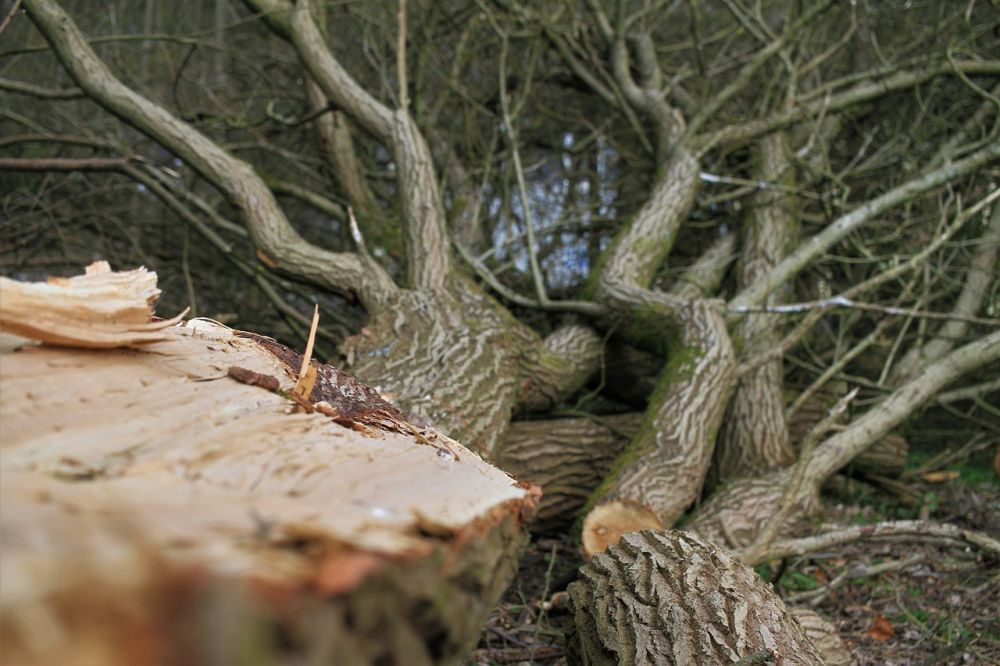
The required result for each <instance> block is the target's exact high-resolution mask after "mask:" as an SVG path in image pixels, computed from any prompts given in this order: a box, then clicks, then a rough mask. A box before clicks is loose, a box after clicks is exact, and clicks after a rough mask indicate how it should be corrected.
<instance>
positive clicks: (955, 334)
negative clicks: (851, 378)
mask: <svg viewBox="0 0 1000 666" xmlns="http://www.w3.org/2000/svg"><path fill="white" fill-rule="evenodd" d="M998 254H1000V205H997V206H994V207H993V213H992V215H991V216H990V225H989V226H988V227H987V228H986V231H985V232H984V233H983V235H982V237H981V238H980V239H979V247H978V248H977V249H976V252H975V254H974V255H973V257H972V263H971V264H970V265H969V271H968V273H966V274H965V286H964V287H962V292H961V293H960V294H959V296H958V301H957V302H956V303H955V307H953V308H952V309H951V312H950V314H951V316H952V317H954V318H953V319H949V320H948V321H946V322H945V323H944V324H942V326H941V328H940V329H938V331H937V333H935V334H934V338H933V339H932V340H931V341H930V342H928V343H927V344H925V345H915V346H914V347H912V348H911V349H910V350H909V351H908V352H907V353H906V355H905V356H904V357H903V358H902V359H901V360H900V362H899V365H897V366H896V367H895V368H894V369H893V375H892V376H893V378H894V380H893V383H894V384H898V383H899V382H900V381H904V380H906V379H909V378H911V377H913V376H914V375H915V374H916V373H917V372H919V371H920V368H922V367H923V366H924V365H926V364H927V363H930V362H932V361H936V360H937V359H939V358H941V357H942V356H944V355H945V354H947V353H948V352H949V351H951V350H952V349H953V348H954V346H955V341H956V340H961V339H962V338H963V337H964V336H965V334H966V333H967V332H968V330H969V320H968V318H970V317H975V316H976V313H977V312H979V308H980V307H981V306H982V304H983V300H984V299H985V298H986V294H987V292H988V291H989V288H990V284H992V283H993V278H994V276H995V275H996V274H997V255H998Z"/></svg>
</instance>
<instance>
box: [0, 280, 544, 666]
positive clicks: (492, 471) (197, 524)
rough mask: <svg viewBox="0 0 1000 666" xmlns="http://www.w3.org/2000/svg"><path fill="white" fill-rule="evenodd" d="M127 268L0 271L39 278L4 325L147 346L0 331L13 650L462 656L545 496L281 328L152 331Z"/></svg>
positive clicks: (350, 659) (43, 654)
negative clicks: (281, 333) (309, 351)
mask: <svg viewBox="0 0 1000 666" xmlns="http://www.w3.org/2000/svg"><path fill="white" fill-rule="evenodd" d="M121 275H122V274H112V273H103V276H102V274H99V273H98V274H95V275H90V276H87V277H85V278H75V279H74V280H71V281H68V282H66V283H64V284H62V285H59V284H56V285H43V287H44V288H42V289H37V288H36V289H27V290H26V289H24V288H23V285H19V284H18V283H14V282H12V281H8V280H4V281H3V283H2V285H0V286H2V298H0V300H2V302H3V304H4V306H7V305H9V304H11V303H15V302H18V303H20V302H23V300H24V299H26V298H31V297H32V294H37V293H41V294H42V297H41V298H40V299H36V300H35V302H34V307H33V308H32V309H29V310H26V311H22V310H20V309H11V308H6V307H5V308H4V309H3V310H2V311H0V324H2V328H4V329H6V330H10V329H15V330H19V331H21V332H28V331H26V330H25V326H24V325H23V323H22V322H21V320H20V319H19V317H21V316H22V314H24V312H27V313H28V315H29V318H30V317H34V319H35V320H36V321H41V322H49V321H56V322H57V323H58V326H57V327H56V328H55V333H54V336H50V333H49V332H48V331H46V330H40V329H39V328H38V327H37V326H36V327H35V330H34V331H33V332H32V334H33V336H34V337H38V338H42V339H52V338H53V337H54V338H55V339H57V340H58V341H59V342H62V343H64V344H65V343H67V341H71V342H72V343H73V344H78V343H83V342H85V341H86V340H85V338H86V336H87V335H88V332H89V331H91V330H92V329H93V328H94V327H93V326H89V325H87V324H86V323H85V321H78V325H77V326H75V327H74V326H73V324H72V321H71V320H70V319H69V318H68V313H72V312H75V313H76V317H77V318H78V320H86V321H98V322H99V323H100V324H101V326H100V327H99V329H98V330H97V337H98V338H99V341H100V342H101V343H102V345H103V346H107V345H106V342H107V340H108V339H109V338H110V337H113V336H119V337H120V339H121V342H120V343H119V344H123V345H127V346H129V347H130V348H118V349H99V350H94V349H79V348H70V347H55V346H48V345H42V346H35V345H28V346H23V347H21V348H20V349H19V350H17V351H15V350H14V348H12V347H11V346H10V345H6V346H4V347H3V348H2V349H3V352H2V356H0V359H2V361H0V382H2V386H3V402H2V404H0V423H2V424H3V429H2V447H3V456H2V458H0V475H2V483H0V494H2V496H0V510H2V512H0V518H2V521H0V537H2V538H0V543H2V552H0V563H2V578H3V581H4V594H3V596H2V598H0V626H2V641H3V646H4V663H6V664H55V663H101V664H142V663H204V664H230V663H247V662H254V663H274V662H278V661H282V662H284V661H289V660H294V661H296V662H301V663H337V664H368V663H406V664H430V663H458V662H459V661H460V659H461V658H462V657H463V656H464V654H465V653H466V652H467V651H468V649H470V648H471V646H472V644H473V643H474V642H475V640H476V637H477V635H478V633H479V630H480V627H481V623H482V621H483V620H484V618H485V616H486V614H487V613H488V612H489V610H490V608H491V607H492V605H493V604H494V603H495V601H496V599H497V598H498V597H499V595H500V594H501V593H502V591H503V590H504V588H505V587H506V586H507V584H508V583H509V582H510V580H511V579H512V578H513V576H514V573H515V572H516V569H517V562H518V557H519V553H520V551H521V548H522V547H523V546H524V545H525V543H526V540H527V532H526V530H525V528H524V525H525V522H526V520H527V519H528V518H529V517H530V515H531V514H532V513H533V510H534V507H535V505H536V503H537V491H536V490H534V489H533V488H532V487H529V486H526V485H523V484H518V483H517V482H516V481H515V480H514V479H512V478H511V477H510V476H508V475H506V474H505V473H503V472H501V471H500V470H498V469H496V468H494V467H492V466H490V465H489V464H487V463H485V462H484V461H483V460H481V459H480V458H479V457H478V456H477V455H475V454H474V453H472V452H471V451H469V450H468V449H466V448H465V447H463V446H462V445H461V444H459V443H457V442H455V441H454V440H451V439H449V438H447V437H445V436H444V435H442V434H440V433H439V432H437V431H435V430H434V429H432V428H420V427H417V426H415V425H414V424H412V423H410V422H409V421H408V420H407V419H406V417H404V416H403V415H402V414H401V413H400V412H398V411H397V410H396V409H395V408H394V407H393V406H392V405H390V404H388V403H386V402H385V401H384V400H383V399H382V398H381V397H380V396H379V395H378V393H377V392H375V391H374V390H373V389H371V388H369V387H366V386H364V385H362V384H360V383H359V382H357V381H356V380H354V379H353V378H351V377H349V376H348V375H346V374H344V373H340V372H338V371H337V370H336V369H334V368H332V367H330V366H325V365H312V366H311V368H312V369H311V370H307V371H306V372H305V373H302V372H301V369H302V368H301V361H302V358H301V356H300V355H299V354H297V353H296V352H294V351H292V350H290V349H287V348H285V347H283V346H281V345H279V344H278V343H276V342H274V341H272V340H269V339H267V338H262V337H260V336H255V335H251V334H245V333H241V332H237V331H232V330H230V329H227V328H224V327H222V326H220V325H217V324H214V323H211V322H206V321H200V320H194V321H190V322H185V323H183V324H181V325H178V326H169V325H168V326H164V325H163V322H155V321H154V322H152V324H154V325H153V326H151V325H150V323H151V322H150V321H149V302H151V299H152V298H154V297H155V276H154V278H153V285H152V289H150V288H143V289H138V290H132V291H131V292H129V293H125V294H124V295H121V294H119V295H121V300H124V301H127V303H126V305H127V307H121V304H120V303H118V301H117V300H116V299H115V297H114V296H113V294H115V293H118V291H120V290H116V288H115V285H114V284H113V283H114V282H115V280H116V279H118V278H120V277H121ZM144 276H148V274H142V275H135V276H133V277H134V278H136V279H144ZM102 277H103V282H102ZM147 287H148V285H147ZM102 296H103V297H106V298H108V299H110V301H111V302H114V303H115V308H114V309H108V308H104V307H101V302H102V301H101V297H102ZM47 302H58V303H60V304H62V305H69V304H71V303H74V302H75V303H76V304H77V307H75V308H73V307H61V308H54V311H56V312H57V314H58V316H53V317H49V316H48V313H49V310H47V309H46V303H47ZM142 308H145V309H146V313H147V314H146V323H145V325H143V324H142V323H141V322H137V321H136V320H135V319H136V317H135V313H136V312H137V311H138V310H141V309H142ZM137 329H138V331H139V333H141V334H142V335H141V336H140V337H139V338H135V337H134V335H135V331H136V330H137ZM153 329H155V330H153ZM74 331H75V332H74ZM130 336H132V337H130ZM136 345H141V346H139V347H136ZM303 378H305V379H303Z"/></svg>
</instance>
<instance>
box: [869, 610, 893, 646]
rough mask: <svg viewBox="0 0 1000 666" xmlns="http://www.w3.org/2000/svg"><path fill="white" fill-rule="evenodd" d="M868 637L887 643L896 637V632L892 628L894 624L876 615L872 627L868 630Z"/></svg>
mask: <svg viewBox="0 0 1000 666" xmlns="http://www.w3.org/2000/svg"><path fill="white" fill-rule="evenodd" d="M867 634H868V637H869V638H871V639H873V640H876V641H887V640H889V639H890V638H892V637H893V636H895V635H896V630H895V629H893V628H892V622H889V620H887V619H885V618H884V617H882V616H881V615H876V616H875V619H874V620H873V621H872V626H871V627H869V628H868V631H867Z"/></svg>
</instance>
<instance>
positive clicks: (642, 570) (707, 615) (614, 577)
mask: <svg viewBox="0 0 1000 666" xmlns="http://www.w3.org/2000/svg"><path fill="white" fill-rule="evenodd" d="M569 594H570V599H571V609H572V612H573V614H574V618H575V620H576V622H575V627H574V628H573V629H572V630H571V631H570V633H569V635H568V636H567V656H568V657H569V660H570V663H581V664H722V663H732V662H736V661H739V660H742V659H748V658H755V656H756V655H761V656H762V657H766V658H767V659H768V660H770V663H779V664H822V663H823V660H822V658H821V657H820V654H819V652H818V651H817V649H816V647H815V646H814V645H813V643H812V641H810V640H809V638H808V637H807V636H806V634H805V632H804V631H803V629H802V627H801V626H800V625H799V623H798V622H796V621H795V619H794V618H793V616H792V615H791V614H790V613H789V611H788V609H787V608H786V607H785V604H784V603H783V602H782V601H781V599H780V598H779V597H778V596H777V594H775V592H774V590H773V589H771V587H770V586H769V585H768V584H767V583H765V582H764V581H763V580H762V579H761V578H760V577H759V576H757V574H755V573H754V571H753V570H752V569H751V568H749V567H748V566H746V565H745V564H743V563H742V562H740V561H739V560H738V559H736V558H735V557H733V556H732V555H731V554H729V553H728V552H727V551H726V550H725V549H723V548H717V547H716V546H714V545H713V544H711V543H710V542H708V541H704V540H703V539H701V538H700V537H698V536H695V535H693V534H690V533H687V532H680V531H668V532H663V531H659V530H646V531H643V532H633V533H630V534H626V535H625V536H623V537H622V539H621V541H619V542H618V545H615V546H611V547H609V548H608V549H607V550H606V551H604V552H601V553H597V554H596V555H594V557H593V559H591V561H590V563H588V564H587V565H585V566H584V567H583V568H582V569H581V570H580V580H579V581H577V582H576V583H573V584H572V585H570V587H569Z"/></svg>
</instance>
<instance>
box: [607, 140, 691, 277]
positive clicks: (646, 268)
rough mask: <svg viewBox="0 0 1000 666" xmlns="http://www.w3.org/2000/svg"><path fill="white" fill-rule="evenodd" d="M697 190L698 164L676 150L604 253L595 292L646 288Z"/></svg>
mask: <svg viewBox="0 0 1000 666" xmlns="http://www.w3.org/2000/svg"><path fill="white" fill-rule="evenodd" d="M697 191H698V162H697V160H695V158H694V156H693V155H691V154H690V153H689V152H687V151H686V150H684V149H683V148H681V147H678V148H677V149H676V150H674V152H673V154H672V155H671V156H670V159H669V161H668V162H667V164H666V165H665V167H664V173H663V175H662V176H661V177H660V179H659V180H658V182H657V183H656V185H655V187H654V188H653V192H652V194H651V195H650V197H649V200H648V201H646V203H645V205H643V207H642V208H641V209H640V210H639V212H638V213H637V214H636V216H635V219H633V220H632V222H631V223H630V224H629V225H628V226H627V227H625V229H624V230H623V231H622V232H621V233H620V234H619V236H617V237H616V238H615V240H614V241H613V244H612V246H611V247H609V248H608V249H607V250H606V251H605V257H606V259H605V260H604V266H603V268H602V270H601V273H600V275H599V276H598V280H599V282H598V287H599V291H600V290H604V289H606V287H607V285H610V284H612V283H616V282H620V283H624V284H627V285H638V286H641V287H646V286H648V285H649V283H650V282H651V281H652V279H653V275H654V274H655V273H656V271H657V269H658V268H659V267H660V264H661V263H662V262H663V260H664V259H665V258H666V256H667V254H669V253H670V249H671V247H673V243H674V240H675V238H676V237H677V232H678V230H679V229H680V227H681V225H682V224H683V223H684V221H685V219H686V217H687V213H688V211H689V210H690V209H691V205H692V204H693V203H694V199H695V195H696V194H697Z"/></svg>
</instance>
